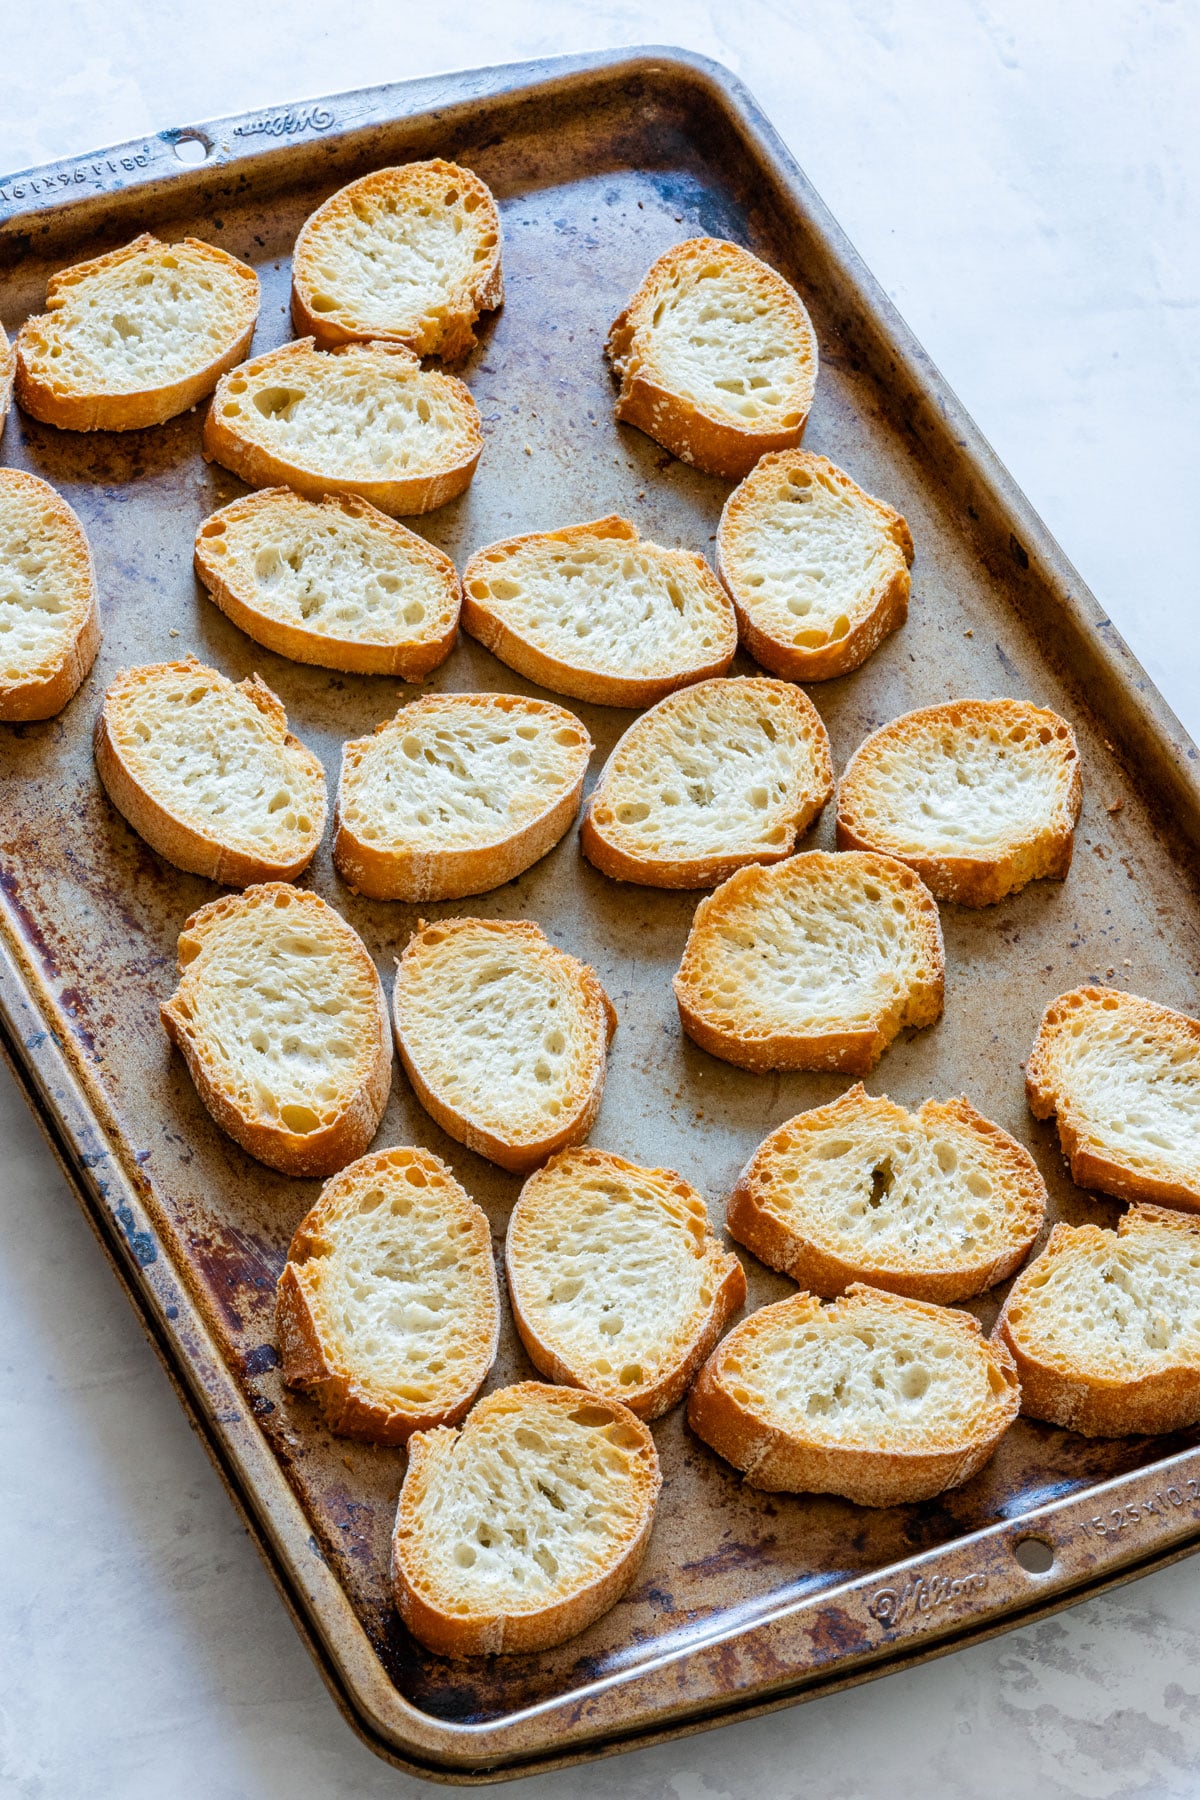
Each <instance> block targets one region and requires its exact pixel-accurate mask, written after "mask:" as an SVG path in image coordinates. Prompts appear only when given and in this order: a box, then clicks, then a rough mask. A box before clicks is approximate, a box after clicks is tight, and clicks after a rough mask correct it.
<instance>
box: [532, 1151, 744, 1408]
mask: <svg viewBox="0 0 1200 1800" xmlns="http://www.w3.org/2000/svg"><path fill="white" fill-rule="evenodd" d="M505 1268H506V1270H507V1273H508V1292H509V1296H510V1298H511V1300H512V1309H513V1318H514V1320H515V1321H516V1326H517V1330H518V1331H519V1332H520V1334H521V1342H522V1343H523V1344H524V1346H525V1348H526V1350H527V1351H528V1352H529V1357H530V1360H531V1362H532V1363H533V1366H534V1368H535V1369H537V1370H538V1371H539V1372H540V1373H541V1374H543V1375H546V1376H548V1377H549V1378H550V1379H551V1380H552V1381H563V1382H566V1383H568V1384H569V1385H570V1386H571V1387H577V1388H586V1389H587V1391H588V1392H589V1393H592V1394H603V1395H606V1396H607V1397H608V1398H609V1399H610V1400H622V1401H624V1403H625V1405H626V1406H627V1407H629V1409H630V1411H631V1412H635V1413H636V1414H637V1416H638V1418H639V1419H657V1418H658V1417H659V1415H660V1414H661V1413H665V1412H666V1411H667V1410H668V1409H669V1408H670V1407H672V1406H674V1405H675V1403H676V1401H678V1400H682V1398H683V1396H684V1394H685V1393H686V1392H687V1389H688V1386H689V1384H690V1382H691V1379H692V1376H693V1375H694V1374H695V1373H696V1370H697V1369H698V1368H699V1367H700V1364H701V1363H702V1362H703V1361H704V1359H705V1357H706V1356H707V1355H708V1353H709V1351H710V1350H711V1349H712V1347H713V1345H714V1344H715V1343H716V1341H717V1339H718V1338H719V1337H720V1335H721V1333H722V1331H724V1329H725V1326H726V1325H727V1324H728V1322H729V1320H730V1318H731V1317H732V1316H733V1314H734V1313H735V1312H736V1311H737V1309H738V1307H739V1306H741V1305H742V1303H743V1301H744V1300H745V1298H746V1277H745V1275H744V1274H743V1272H742V1265H741V1263H740V1262H739V1261H738V1259H737V1257H736V1256H734V1255H733V1254H732V1252H731V1251H728V1250H726V1249H724V1248H723V1247H722V1245H721V1243H720V1240H719V1239H718V1238H716V1237H714V1236H713V1234H712V1230H711V1228H710V1226H709V1222H708V1210H707V1208H706V1207H705V1204H704V1201H703V1199H702V1198H701V1196H700V1195H699V1194H698V1193H697V1192H696V1190H695V1188H694V1187H691V1186H690V1185H689V1184H688V1183H687V1182H686V1181H684V1179H683V1177H682V1176H680V1175H676V1174H675V1172H674V1170H673V1169H643V1168H639V1167H638V1165H637V1164H636V1163H631V1162H626V1161H625V1159H624V1157H621V1156H610V1155H609V1154H608V1152H607V1151H604V1150H588V1149H581V1150H564V1151H562V1152H561V1154H560V1155H558V1156H555V1157H553V1158H552V1159H551V1160H550V1162H548V1163H547V1164H546V1166H545V1168H543V1169H539V1170H538V1171H537V1173H536V1174H534V1175H531V1176H530V1177H529V1180H528V1181H527V1182H526V1183H525V1186H524V1187H523V1188H522V1189H521V1197H520V1199H519V1200H518V1201H517V1204H516V1206H515V1207H514V1208H513V1213H512V1218H511V1219H510V1220H509V1226H508V1239H507V1244H506V1248H505Z"/></svg>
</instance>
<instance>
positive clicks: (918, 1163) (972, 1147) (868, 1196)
mask: <svg viewBox="0 0 1200 1800" xmlns="http://www.w3.org/2000/svg"><path fill="white" fill-rule="evenodd" d="M1046 1198H1047V1197H1046V1184H1045V1182H1044V1181H1043V1180H1042V1177H1041V1175H1040V1174H1039V1172H1038V1167H1037V1164H1036V1163H1035V1162H1034V1160H1033V1158H1032V1157H1031V1156H1030V1154H1029V1152H1028V1150H1026V1149H1025V1148H1024V1147H1023V1145H1021V1144H1018V1143H1017V1141H1016V1139H1015V1138H1011V1137H1009V1135H1008V1133H1007V1132H1006V1131H1002V1130H1001V1129H1000V1127H999V1125H993V1124H992V1123H991V1121H990V1120H988V1119H985V1118H983V1117H982V1115H981V1114H980V1113H977V1112H976V1111H975V1108H974V1107H973V1106H972V1105H971V1104H970V1102H969V1101H968V1100H965V1099H958V1100H944V1101H939V1100H926V1101H925V1103H924V1105H923V1106H922V1107H921V1108H920V1110H919V1112H916V1113H910V1112H906V1111H905V1109H904V1107H902V1106H897V1105H896V1104H895V1102H894V1101H892V1100H889V1099H888V1098H887V1096H886V1095H883V1094H880V1095H871V1094H868V1093H867V1092H866V1090H865V1089H864V1088H863V1086H862V1085H861V1083H859V1084H858V1085H857V1086H855V1087H852V1088H850V1089H849V1090H848V1091H847V1092H846V1093H844V1094H842V1095H841V1096H840V1097H839V1098H838V1099H837V1100H834V1101H833V1102H832V1103H831V1104H830V1105H828V1106H818V1107H815V1108H814V1109H813V1110H812V1111H811V1112H804V1113H798V1114H797V1116H796V1117H795V1118H794V1119H788V1120H787V1122H786V1124H783V1125H780V1126H779V1127H778V1129H777V1130H775V1131H773V1132H772V1133H771V1135H770V1137H768V1138H767V1139H766V1141H765V1143H763V1144H761V1145H760V1146H759V1148H758V1149H757V1150H756V1151H755V1153H754V1155H753V1156H752V1157H751V1159H750V1161H749V1162H748V1163H747V1164H746V1167H745V1168H744V1169H743V1170H742V1173H741V1175H740V1176H739V1177H738V1183H737V1186H736V1187H735V1188H734V1190H733V1194H732V1195H731V1197H730V1201H729V1205H728V1207H727V1209H726V1224H727V1226H728V1229H729V1233H730V1235H731V1236H732V1237H735V1238H736V1239H737V1241H738V1243H739V1244H745V1246H746V1248H747V1249H748V1250H752V1251H753V1252H754V1254H755V1256H757V1257H758V1258H759V1260H760V1261H761V1262H765V1263H769V1264H770V1266H771V1267H772V1268H773V1269H781V1270H782V1271H783V1273H784V1274H785V1275H790V1276H791V1278H792V1280H793V1281H795V1282H798V1283H799V1285H800V1286H801V1287H802V1288H807V1289H808V1290H809V1292H811V1293H814V1294H821V1295H823V1296H824V1297H826V1298H830V1299H831V1298H833V1297H834V1296H835V1295H837V1294H840V1293H842V1292H843V1291H844V1290H845V1289H846V1288H847V1287H849V1286H850V1284H851V1283H852V1282H855V1281H865V1282H869V1283H870V1284H871V1286H872V1287H877V1288H886V1289H887V1290H888V1292H889V1293H892V1294H902V1295H903V1296H904V1297H905V1298H907V1299H909V1300H930V1301H936V1302H937V1303H939V1304H940V1305H943V1306H948V1305H949V1304H950V1303H951V1302H952V1301H954V1300H969V1299H971V1297H972V1296H973V1295H975V1294H982V1293H983V1291H984V1289H985V1288H990V1287H993V1286H994V1285H995V1284H996V1282H998V1281H1004V1280H1006V1279H1007V1277H1008V1276H1010V1275H1011V1274H1012V1272H1013V1270H1014V1269H1016V1268H1018V1267H1019V1265H1020V1264H1021V1263H1022V1262H1024V1260H1025V1258H1026V1256H1027V1255H1028V1254H1029V1250H1030V1247H1031V1245H1032V1244H1033V1240H1034V1238H1035V1237H1036V1236H1037V1234H1038V1232H1039V1231H1040V1230H1041V1226H1042V1218H1043V1216H1044V1214H1045V1210H1046Z"/></svg>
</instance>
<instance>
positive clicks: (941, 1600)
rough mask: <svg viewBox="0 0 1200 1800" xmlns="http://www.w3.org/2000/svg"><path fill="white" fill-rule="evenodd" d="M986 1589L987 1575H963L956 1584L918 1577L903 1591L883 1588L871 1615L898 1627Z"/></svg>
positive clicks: (884, 1622) (875, 1600)
mask: <svg viewBox="0 0 1200 1800" xmlns="http://www.w3.org/2000/svg"><path fill="white" fill-rule="evenodd" d="M986 1586H987V1576H986V1575H959V1576H956V1577H955V1579H954V1580H953V1581H947V1580H946V1578H945V1576H944V1575H933V1576H931V1577H930V1579H929V1580H928V1581H926V1580H925V1579H924V1577H923V1576H918V1577H917V1579H916V1580H915V1581H908V1582H906V1583H905V1585H904V1586H903V1587H902V1588H880V1590H879V1592H878V1593H877V1594H876V1595H875V1596H874V1598H873V1599H872V1601H871V1604H870V1605H869V1606H868V1608H867V1611H868V1612H869V1613H870V1615H871V1617H872V1618H873V1619H876V1620H878V1622H879V1624H880V1625H884V1626H892V1625H898V1624H899V1623H900V1621H901V1619H904V1618H908V1617H911V1616H912V1615H913V1614H914V1613H917V1614H920V1613H928V1612H933V1610H934V1609H935V1607H938V1606H946V1605H948V1604H949V1603H950V1601H952V1600H959V1599H961V1598H962V1597H963V1595H964V1594H980V1593H982V1592H983V1590H984V1588H985V1587H986Z"/></svg>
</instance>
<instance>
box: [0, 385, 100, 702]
mask: <svg viewBox="0 0 1200 1800" xmlns="http://www.w3.org/2000/svg"><path fill="white" fill-rule="evenodd" d="M2 399H3V395H2V394H0V400H2ZM2 422H3V409H2V407H0V423H2ZM99 648H100V609H99V607H98V605H97V603H96V571H95V569H94V568H93V566H92V553H91V550H90V549H89V548H88V541H87V538H86V537H85V535H84V530H83V526H82V525H81V524H80V523H79V520H78V519H77V518H76V517H75V514H74V513H73V512H72V511H71V508H70V507H69V506H68V505H67V503H66V501H65V500H64V499H63V497H62V495H61V494H56V493H55V491H54V489H53V488H52V487H50V486H49V484H48V483H47V482H44V481H39V479H38V477H37V476H36V475H26V474H24V473H23V472H22V471H21V470H20V469H0V719H2V720H4V721H5V722H6V723H16V722H17V721H19V720H22V719H50V718H53V716H54V714H55V713H57V712H61V711H62V709H63V707H64V706H65V705H66V704H67V701H68V700H69V699H70V698H71V696H72V695H73V694H74V693H75V692H76V690H77V688H78V687H79V684H80V682H81V681H82V680H83V678H84V676H85V675H86V674H87V672H88V670H89V669H90V668H91V666H92V664H93V662H94V661H95V660H96V652H97V650H98V649H99Z"/></svg>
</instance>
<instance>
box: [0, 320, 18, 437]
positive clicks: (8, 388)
mask: <svg viewBox="0 0 1200 1800" xmlns="http://www.w3.org/2000/svg"><path fill="white" fill-rule="evenodd" d="M16 374H17V353H16V351H15V350H14V349H13V347H12V345H11V344H10V343H9V341H8V334H7V333H6V331H5V329H4V327H3V325H0V432H3V430H4V421H5V419H6V418H7V417H8V408H9V403H10V402H11V400H12V391H13V382H14V380H15V379H16Z"/></svg>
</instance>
